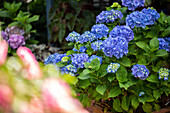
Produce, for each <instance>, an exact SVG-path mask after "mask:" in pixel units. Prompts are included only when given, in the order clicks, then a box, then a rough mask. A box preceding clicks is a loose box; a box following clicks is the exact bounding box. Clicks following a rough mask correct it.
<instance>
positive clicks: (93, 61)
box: [90, 58, 100, 71]
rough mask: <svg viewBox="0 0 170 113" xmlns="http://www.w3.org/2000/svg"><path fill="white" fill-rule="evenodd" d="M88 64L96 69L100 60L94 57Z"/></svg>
mask: <svg viewBox="0 0 170 113" xmlns="http://www.w3.org/2000/svg"><path fill="white" fill-rule="evenodd" d="M90 65H91V66H92V69H94V70H96V71H97V70H98V69H99V68H100V61H99V60H98V59H97V58H96V59H94V60H92V61H91V63H90Z"/></svg>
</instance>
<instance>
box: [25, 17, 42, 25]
mask: <svg viewBox="0 0 170 113" xmlns="http://www.w3.org/2000/svg"><path fill="white" fill-rule="evenodd" d="M39 17H40V16H39V15H34V16H33V17H31V18H28V19H27V20H26V22H27V23H31V22H35V21H38V20H39Z"/></svg>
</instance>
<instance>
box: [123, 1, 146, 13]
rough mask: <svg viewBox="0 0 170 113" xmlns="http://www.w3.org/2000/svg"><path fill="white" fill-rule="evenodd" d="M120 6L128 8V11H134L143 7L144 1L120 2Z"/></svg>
mask: <svg viewBox="0 0 170 113" xmlns="http://www.w3.org/2000/svg"><path fill="white" fill-rule="evenodd" d="M121 1H122V5H123V6H125V7H128V9H129V10H132V11H134V10H135V9H136V8H138V7H143V6H144V3H145V0H121Z"/></svg>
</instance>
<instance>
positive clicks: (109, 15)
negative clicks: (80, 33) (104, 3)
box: [96, 9, 123, 23]
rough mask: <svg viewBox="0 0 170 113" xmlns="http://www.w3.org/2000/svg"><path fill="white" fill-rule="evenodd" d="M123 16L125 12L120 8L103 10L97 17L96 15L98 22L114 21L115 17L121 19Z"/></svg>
mask: <svg viewBox="0 0 170 113" xmlns="http://www.w3.org/2000/svg"><path fill="white" fill-rule="evenodd" d="M122 17H123V14H122V12H121V11H118V10H113V9H112V10H110V11H102V12H101V13H100V14H99V15H98V16H97V17H96V23H105V22H106V23H108V22H114V21H115V19H118V18H119V19H121V18H122Z"/></svg>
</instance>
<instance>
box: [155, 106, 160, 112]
mask: <svg viewBox="0 0 170 113" xmlns="http://www.w3.org/2000/svg"><path fill="white" fill-rule="evenodd" d="M160 108H161V107H160V106H159V105H158V104H154V110H156V111H158V112H159V111H160Z"/></svg>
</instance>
